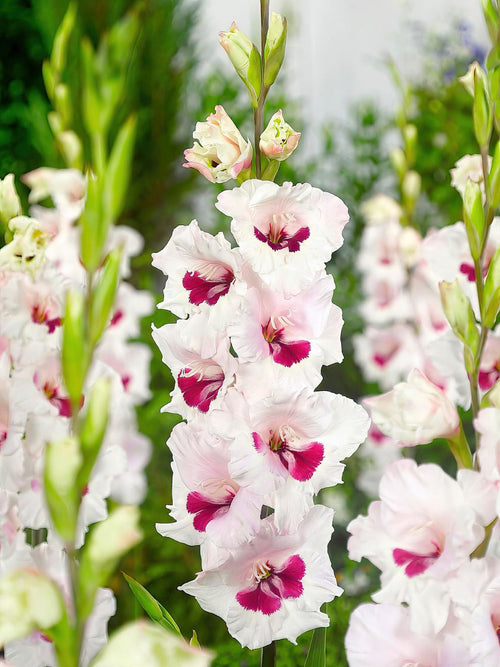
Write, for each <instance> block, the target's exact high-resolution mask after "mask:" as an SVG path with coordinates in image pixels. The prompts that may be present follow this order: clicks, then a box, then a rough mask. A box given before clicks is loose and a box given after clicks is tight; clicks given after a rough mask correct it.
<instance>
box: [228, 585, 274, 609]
mask: <svg viewBox="0 0 500 667" xmlns="http://www.w3.org/2000/svg"><path fill="white" fill-rule="evenodd" d="M236 599H237V600H238V602H239V603H240V605H241V606H242V607H243V608H244V609H250V610H251V611H261V612H262V613H263V614H265V615H266V616H270V615H271V614H273V613H274V612H275V611H278V609H279V608H280V607H281V600H280V598H279V597H278V596H277V595H276V594H274V593H273V592H272V591H270V590H269V588H268V587H266V590H264V587H263V586H262V584H261V582H258V583H257V584H256V585H254V586H250V587H249V588H245V590H243V591H239V592H238V593H236Z"/></svg>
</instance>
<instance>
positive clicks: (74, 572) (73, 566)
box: [59, 543, 84, 667]
mask: <svg viewBox="0 0 500 667" xmlns="http://www.w3.org/2000/svg"><path fill="white" fill-rule="evenodd" d="M65 550H66V553H67V556H68V570H69V580H70V584H71V597H72V602H73V619H74V625H73V631H74V644H73V646H74V652H75V656H76V657H77V660H76V662H75V665H76V664H78V658H79V656H80V651H81V647H82V642H83V625H84V624H83V623H82V619H81V615H80V610H79V600H78V597H79V584H78V563H77V560H76V551H75V547H74V545H73V544H71V543H68V544H66V549H65ZM72 665H73V663H72V662H71V663H68V664H67V665H66V664H61V665H59V667H72Z"/></svg>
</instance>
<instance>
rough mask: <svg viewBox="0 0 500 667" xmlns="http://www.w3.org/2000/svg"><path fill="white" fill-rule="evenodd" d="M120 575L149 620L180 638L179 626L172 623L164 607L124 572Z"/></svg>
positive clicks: (172, 620)
mask: <svg viewBox="0 0 500 667" xmlns="http://www.w3.org/2000/svg"><path fill="white" fill-rule="evenodd" d="M122 574H123V576H124V577H125V579H126V581H127V584H128V585H129V586H130V590H131V591H132V593H133V594H134V596H135V599H136V600H137V602H138V603H139V604H140V605H141V607H142V608H143V609H144V611H145V612H146V614H147V615H148V616H149V617H150V618H151V620H153V621H154V622H155V623H158V625H161V626H162V628H165V629H166V630H170V631H171V632H175V633H176V634H178V635H179V636H181V637H182V633H181V631H180V629H179V626H178V625H177V623H176V622H175V621H174V619H173V618H172V616H170V614H169V613H168V611H167V610H166V609H165V607H163V606H162V605H161V604H160V603H159V602H158V600H155V598H154V597H153V596H152V595H151V593H150V592H149V591H147V590H146V589H145V588H144V586H142V585H141V584H140V583H139V582H138V581H136V580H135V579H133V578H132V577H129V575H128V574H125V572H122Z"/></svg>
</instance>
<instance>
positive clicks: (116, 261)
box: [89, 248, 121, 345]
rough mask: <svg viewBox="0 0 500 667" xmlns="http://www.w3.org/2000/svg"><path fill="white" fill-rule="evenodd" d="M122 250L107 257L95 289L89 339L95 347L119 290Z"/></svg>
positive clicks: (115, 250)
mask: <svg viewBox="0 0 500 667" xmlns="http://www.w3.org/2000/svg"><path fill="white" fill-rule="evenodd" d="M120 257H121V251H120V248H115V249H114V250H112V251H111V252H110V253H109V255H108V256H107V257H106V260H105V262H104V267H103V270H102V273H101V275H100V277H99V282H98V283H97V285H96V286H95V288H94V293H93V295H92V304H91V308H90V323H89V338H90V344H91V345H95V344H96V343H97V342H98V340H99V338H100V337H101V334H102V332H103V331H104V327H105V326H106V325H107V323H108V321H109V317H110V314H111V310H112V308H113V305H114V302H115V296H116V290H117V289H118V281H119V277H120Z"/></svg>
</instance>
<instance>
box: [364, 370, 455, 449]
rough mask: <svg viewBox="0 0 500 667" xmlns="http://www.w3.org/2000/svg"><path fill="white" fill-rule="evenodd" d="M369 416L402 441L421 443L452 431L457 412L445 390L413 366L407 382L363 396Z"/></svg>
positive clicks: (393, 436)
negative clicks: (379, 392) (391, 388)
mask: <svg viewBox="0 0 500 667" xmlns="http://www.w3.org/2000/svg"><path fill="white" fill-rule="evenodd" d="M364 404H365V405H366V406H368V408H369V410H370V414H371V417H372V419H373V421H374V422H375V424H376V425H377V426H378V427H379V429H380V430H381V431H382V432H383V433H385V434H386V435H389V436H391V437H392V438H395V439H396V440H399V441H400V442H401V443H403V444H405V445H421V444H425V443H428V442H431V441H432V440H434V438H446V437H450V436H451V435H453V434H454V433H455V431H456V430H457V428H458V424H459V421H460V420H459V416H458V412H457V409H456V407H455V405H454V404H453V403H452V402H451V401H450V400H449V398H448V397H447V396H446V394H445V393H444V391H443V390H442V389H440V388H439V387H438V386H436V385H435V384H433V383H432V382H431V381H430V380H428V379H427V378H426V376H425V375H424V374H423V373H422V372H421V371H419V370H418V369H416V368H414V369H413V370H412V371H411V372H410V374H409V376H408V380H407V382H399V383H398V384H397V385H396V386H395V387H394V389H393V390H392V391H389V392H387V393H386V394H381V395H379V396H371V397H370V398H366V399H365V401H364Z"/></svg>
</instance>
